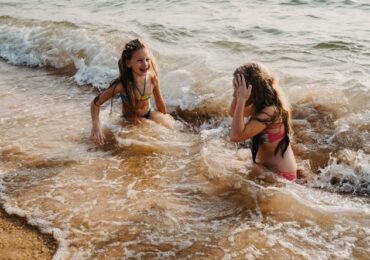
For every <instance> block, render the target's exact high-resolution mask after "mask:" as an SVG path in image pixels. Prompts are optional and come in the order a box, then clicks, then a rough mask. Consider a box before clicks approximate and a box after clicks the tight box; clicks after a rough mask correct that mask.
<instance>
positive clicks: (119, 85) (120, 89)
mask: <svg viewBox="0 0 370 260" xmlns="http://www.w3.org/2000/svg"><path fill="white" fill-rule="evenodd" d="M113 88H114V94H117V93H122V92H124V87H123V85H122V82H120V81H119V82H117V83H116V85H115V86H113Z"/></svg>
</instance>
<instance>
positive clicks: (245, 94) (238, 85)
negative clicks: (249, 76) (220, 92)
mask: <svg viewBox="0 0 370 260" xmlns="http://www.w3.org/2000/svg"><path fill="white" fill-rule="evenodd" d="M233 87H234V93H236V97H237V98H238V99H243V100H248V99H249V97H250V96H251V93H252V85H251V84H248V86H247V84H246V82H245V78H244V76H243V75H241V74H237V75H236V76H235V77H234V79H233Z"/></svg>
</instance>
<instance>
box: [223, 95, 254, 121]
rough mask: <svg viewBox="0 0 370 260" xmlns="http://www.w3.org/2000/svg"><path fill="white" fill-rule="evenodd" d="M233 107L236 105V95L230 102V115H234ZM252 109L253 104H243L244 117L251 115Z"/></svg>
mask: <svg viewBox="0 0 370 260" xmlns="http://www.w3.org/2000/svg"><path fill="white" fill-rule="evenodd" d="M235 107H236V97H234V96H233V101H232V102H231V105H230V109H229V115H230V116H231V117H233V116H234V112H235ZM253 109H254V107H253V104H250V105H245V107H244V113H243V115H244V116H245V117H248V116H250V115H252V113H253Z"/></svg>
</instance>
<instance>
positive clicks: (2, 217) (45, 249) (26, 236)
mask: <svg viewBox="0 0 370 260" xmlns="http://www.w3.org/2000/svg"><path fill="white" fill-rule="evenodd" d="M56 248H57V243H56V241H55V240H54V238H53V237H52V236H51V235H46V234H42V233H41V232H40V231H39V230H38V229H37V228H36V227H34V226H31V225H29V224H27V221H26V220H25V219H24V218H20V217H17V216H15V215H9V214H7V213H6V212H5V211H4V210H3V209H2V208H0V259H4V260H5V259H51V258H52V257H53V255H54V253H55V251H56Z"/></svg>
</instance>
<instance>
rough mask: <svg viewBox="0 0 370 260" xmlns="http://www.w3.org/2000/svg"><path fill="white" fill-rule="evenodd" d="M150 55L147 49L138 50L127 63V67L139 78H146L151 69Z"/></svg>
mask: <svg viewBox="0 0 370 260" xmlns="http://www.w3.org/2000/svg"><path fill="white" fill-rule="evenodd" d="M150 60H151V58H150V53H149V51H148V49H147V48H142V49H140V50H137V51H136V52H135V53H134V54H133V55H132V57H131V59H130V60H128V61H127V67H128V68H131V69H132V72H133V73H134V74H136V75H137V76H145V75H146V74H147V72H148V71H149V69H150Z"/></svg>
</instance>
